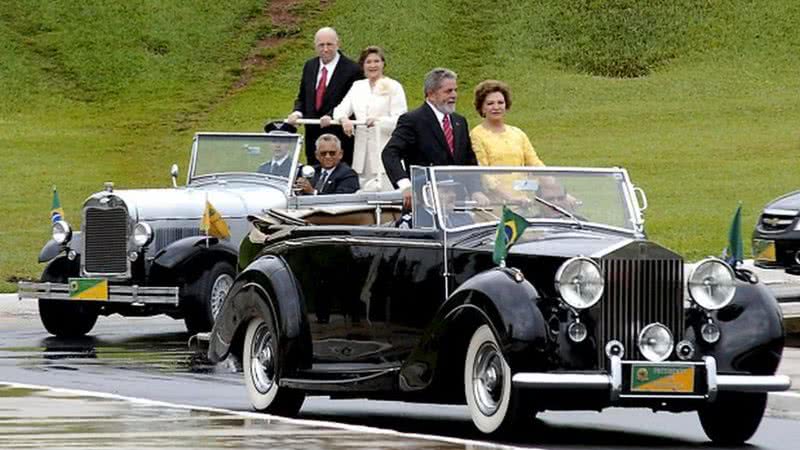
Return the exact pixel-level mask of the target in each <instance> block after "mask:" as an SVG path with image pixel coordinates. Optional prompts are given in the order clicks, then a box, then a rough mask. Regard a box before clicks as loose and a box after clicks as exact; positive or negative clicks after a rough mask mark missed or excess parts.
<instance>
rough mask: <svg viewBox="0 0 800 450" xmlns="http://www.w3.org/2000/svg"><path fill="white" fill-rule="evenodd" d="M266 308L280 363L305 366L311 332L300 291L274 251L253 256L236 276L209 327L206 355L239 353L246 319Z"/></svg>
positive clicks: (218, 358) (216, 357)
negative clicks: (277, 332) (275, 334)
mask: <svg viewBox="0 0 800 450" xmlns="http://www.w3.org/2000/svg"><path fill="white" fill-rule="evenodd" d="M268 299H269V300H268ZM267 308H268V309H267ZM266 311H269V312H270V313H271V314H272V316H273V317H274V318H275V320H276V323H277V326H278V329H279V330H280V332H281V336H280V340H281V345H280V351H281V357H282V358H283V359H282V361H284V362H285V364H283V367H288V368H298V367H306V366H309V365H310V364H311V332H310V328H309V325H308V322H307V320H306V313H305V308H304V306H303V298H302V293H301V292H300V289H299V287H298V284H297V280H296V279H295V277H294V274H292V272H291V270H290V269H289V267H288V266H287V264H286V262H285V261H284V260H283V259H281V258H279V257H277V256H274V255H265V256H262V257H261V258H258V259H256V260H255V261H253V262H252V263H251V264H250V265H249V266H247V267H246V268H245V269H244V270H243V271H242V272H241V273H240V274H239V275H238V276H237V277H236V282H235V283H234V285H233V287H232V288H231V292H230V293H229V294H228V296H227V297H226V299H225V303H223V305H222V309H221V310H220V312H219V315H218V316H217V319H216V322H215V324H214V329H213V330H212V331H211V337H210V342H209V350H208V357H209V359H211V361H214V362H218V361H221V360H223V359H225V358H226V357H227V356H228V354H229V353H231V352H234V353H235V354H237V356H240V353H241V348H237V346H238V347H240V346H241V345H242V343H243V336H244V330H245V328H246V326H247V323H248V322H249V320H250V319H251V318H253V317H255V316H256V315H259V314H261V315H262V316H263V314H264V313H265V312H266Z"/></svg>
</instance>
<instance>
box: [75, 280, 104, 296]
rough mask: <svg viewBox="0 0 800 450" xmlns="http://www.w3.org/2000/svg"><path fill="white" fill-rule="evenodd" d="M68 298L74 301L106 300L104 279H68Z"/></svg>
mask: <svg viewBox="0 0 800 450" xmlns="http://www.w3.org/2000/svg"><path fill="white" fill-rule="evenodd" d="M69 298H71V299H74V300H108V280H106V279H105V278H70V279H69Z"/></svg>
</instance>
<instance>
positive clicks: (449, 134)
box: [442, 114, 456, 157]
mask: <svg viewBox="0 0 800 450" xmlns="http://www.w3.org/2000/svg"><path fill="white" fill-rule="evenodd" d="M442 129H443V130H444V139H445V140H446V141H447V146H448V147H450V154H451V155H452V156H453V157H455V156H456V144H455V142H454V141H453V127H451V126H450V116H449V115H448V114H445V115H444V120H443V121H442Z"/></svg>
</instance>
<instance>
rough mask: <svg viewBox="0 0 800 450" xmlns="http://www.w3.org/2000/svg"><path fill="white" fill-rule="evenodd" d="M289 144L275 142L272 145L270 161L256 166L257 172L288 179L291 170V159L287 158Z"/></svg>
mask: <svg viewBox="0 0 800 450" xmlns="http://www.w3.org/2000/svg"><path fill="white" fill-rule="evenodd" d="M290 147H291V143H290V142H281V141H278V142H275V143H274V144H273V145H272V159H271V160H269V161H267V162H265V163H264V164H261V165H260V166H258V169H257V172H259V173H266V174H269V175H278V176H280V177H287V178H288V177H289V172H291V170H292V158H290V157H289V156H290V155H289V148H290Z"/></svg>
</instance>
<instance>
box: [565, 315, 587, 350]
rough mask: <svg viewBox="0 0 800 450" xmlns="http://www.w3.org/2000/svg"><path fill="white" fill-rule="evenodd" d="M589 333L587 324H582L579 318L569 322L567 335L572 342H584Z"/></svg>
mask: <svg viewBox="0 0 800 450" xmlns="http://www.w3.org/2000/svg"><path fill="white" fill-rule="evenodd" d="M587 335H588V331H587V329H586V325H584V324H582V323H581V322H580V321H579V320H576V321H574V322H572V323H571V324H569V327H567V336H569V339H570V340H571V341H572V342H575V343H576V344H577V343H579V342H583V341H584V340H585V339H586V336H587Z"/></svg>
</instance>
